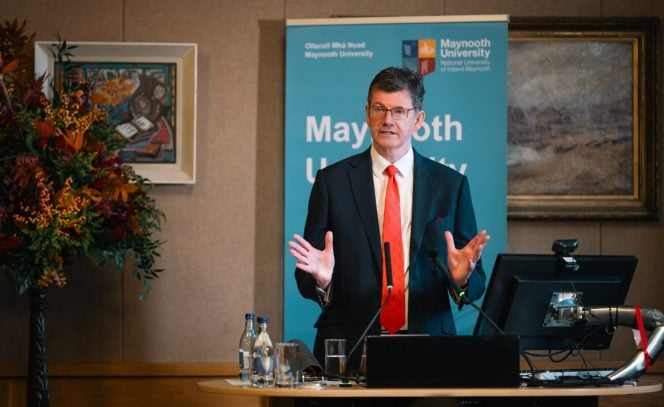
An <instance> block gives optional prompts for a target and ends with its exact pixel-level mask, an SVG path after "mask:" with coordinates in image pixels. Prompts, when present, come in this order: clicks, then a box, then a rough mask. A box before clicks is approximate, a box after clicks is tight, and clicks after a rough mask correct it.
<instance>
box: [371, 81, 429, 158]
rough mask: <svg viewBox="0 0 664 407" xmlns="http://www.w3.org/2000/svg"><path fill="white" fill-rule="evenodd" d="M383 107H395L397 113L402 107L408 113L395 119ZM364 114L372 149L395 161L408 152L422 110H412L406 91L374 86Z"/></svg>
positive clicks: (421, 116) (420, 119)
mask: <svg viewBox="0 0 664 407" xmlns="http://www.w3.org/2000/svg"><path fill="white" fill-rule="evenodd" d="M386 109H389V110H392V109H394V110H395V111H396V112H398V111H399V110H401V111H402V112H401V113H403V110H406V111H407V114H408V115H407V116H406V117H405V118H403V119H401V120H397V119H395V117H394V116H395V114H396V113H395V112H392V111H385V110H386ZM382 111H385V112H384V114H382ZM372 112H373V113H372ZM365 113H366V120H367V124H368V125H369V129H370V130H371V138H372V140H373V145H374V148H375V149H376V151H377V152H378V154H380V155H381V156H383V157H384V158H385V159H387V160H388V161H390V162H395V161H396V160H398V159H399V158H401V157H402V156H403V155H404V154H406V152H408V150H409V149H410V140H411V137H412V134H413V133H415V132H416V131H417V129H419V128H420V126H421V125H422V123H423V122H424V112H422V111H416V110H413V100H412V99H411V97H410V92H408V90H401V91H398V92H385V91H382V90H379V89H374V90H373V91H372V93H371V103H369V105H367V106H366V108H365Z"/></svg>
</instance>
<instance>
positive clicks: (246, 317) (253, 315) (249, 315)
mask: <svg viewBox="0 0 664 407" xmlns="http://www.w3.org/2000/svg"><path fill="white" fill-rule="evenodd" d="M255 316H256V315H255V314H254V313H253V312H247V313H246V314H244V319H254V317H255Z"/></svg>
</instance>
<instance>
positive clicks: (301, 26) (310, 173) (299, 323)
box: [284, 15, 508, 347]
mask: <svg viewBox="0 0 664 407" xmlns="http://www.w3.org/2000/svg"><path fill="white" fill-rule="evenodd" d="M507 23H508V20H507V17H506V16H503V15H500V16H456V17H412V18H409V17H401V18H363V19H360V18H348V19H325V20H288V21H287V27H286V28H287V31H286V113H285V114H286V118H285V121H286V135H285V137H286V139H285V163H284V167H285V171H284V177H285V180H284V184H285V191H284V196H285V198H284V199H285V202H284V211H285V213H284V242H286V241H288V240H292V235H293V233H299V234H302V233H303V229H304V222H305V218H306V214H307V204H308V199H309V192H310V190H311V186H312V184H313V181H314V178H315V176H316V171H318V170H319V169H321V168H323V167H325V166H327V165H328V164H332V163H334V162H336V161H338V160H340V159H342V158H345V157H347V156H350V155H353V154H357V153H359V152H362V151H364V150H365V149H367V148H368V147H369V146H370V144H371V134H370V132H369V128H368V126H367V124H366V123H365V115H364V107H365V105H366V101H367V91H368V87H369V83H370V82H371V80H372V79H373V77H374V76H375V75H376V74H377V73H378V72H379V71H380V70H382V69H383V68H386V67H389V66H404V67H408V68H411V69H413V70H417V71H419V72H420V73H421V74H422V75H423V76H424V85H425V89H426V94H425V96H424V108H423V110H424V111H425V112H426V120H425V121H426V123H425V124H424V125H423V126H422V127H421V128H420V129H419V131H418V132H417V134H414V135H413V147H414V148H415V149H416V150H417V151H419V152H420V153H422V154H423V155H425V156H427V157H430V158H431V159H432V160H436V161H439V162H441V163H443V164H445V165H447V166H449V167H451V168H453V169H455V170H457V171H459V172H460V173H463V174H465V175H466V176H467V177H468V179H469V181H470V187H471V193H472V199H473V204H474V206H475V213H476V216H477V224H478V228H479V229H486V230H487V231H488V232H489V234H490V235H491V240H490V241H489V244H488V245H487V247H486V249H485V250H484V252H483V256H482V259H483V260H482V261H483V262H484V268H485V269H486V271H487V281H488V275H489V273H490V272H491V270H492V268H493V263H494V260H495V258H496V254H497V253H499V252H504V251H505V250H506V234H507V233H506V229H507V222H506V208H507V205H506V201H507V187H506V184H507V182H506V180H507V170H506V156H507V154H506V151H507V41H508V40H507V38H508V36H507ZM442 238H443V237H442V236H441V239H442ZM294 271H295V261H294V260H293V258H292V256H291V255H290V254H289V253H288V246H287V245H286V244H284V339H287V340H290V339H301V340H303V341H304V342H305V343H306V344H307V345H308V346H310V347H312V346H313V339H314V335H315V329H314V327H313V325H314V323H315V322H316V319H317V317H318V315H319V313H320V309H319V306H318V305H317V304H315V303H314V302H313V301H310V300H305V299H304V298H302V297H301V296H300V294H299V292H298V289H297V286H296V283H295V278H294ZM480 304H481V302H478V305H480ZM453 308H454V307H453ZM454 309H456V308H454ZM455 318H456V323H457V329H458V331H459V333H460V334H470V333H471V332H472V328H473V326H474V324H475V321H476V319H477V311H475V310H473V309H472V308H471V307H464V309H463V310H462V311H461V312H456V314H455ZM368 323H369V321H367V324H368Z"/></svg>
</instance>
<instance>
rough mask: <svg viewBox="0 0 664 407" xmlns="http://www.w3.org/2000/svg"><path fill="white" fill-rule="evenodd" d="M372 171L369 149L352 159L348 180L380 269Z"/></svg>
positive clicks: (378, 236) (375, 260)
mask: <svg viewBox="0 0 664 407" xmlns="http://www.w3.org/2000/svg"><path fill="white" fill-rule="evenodd" d="M371 171H372V170H371V155H370V154H369V150H367V151H365V153H363V154H360V155H358V156H356V158H355V159H353V160H351V161H350V167H349V170H348V181H349V182H350V186H351V190H352V191H353V199H354V201H355V206H356V208H357V211H358V212H359V214H360V218H361V219H362V225H363V227H364V232H365V234H366V236H367V239H368V240H369V246H370V247H371V252H372V255H373V258H374V262H375V265H376V270H380V268H381V262H382V256H381V250H380V235H379V229H378V216H377V215H376V211H377V209H376V196H375V193H374V185H373V175H372V172H371Z"/></svg>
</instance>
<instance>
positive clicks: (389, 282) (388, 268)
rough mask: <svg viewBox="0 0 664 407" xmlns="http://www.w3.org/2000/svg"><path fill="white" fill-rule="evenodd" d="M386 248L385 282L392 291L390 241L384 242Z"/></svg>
mask: <svg viewBox="0 0 664 407" xmlns="http://www.w3.org/2000/svg"><path fill="white" fill-rule="evenodd" d="M383 247H384V249H385V282H386V285H387V289H388V290H389V291H392V288H393V287H394V285H393V284H392V253H391V252H390V242H385V243H383Z"/></svg>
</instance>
